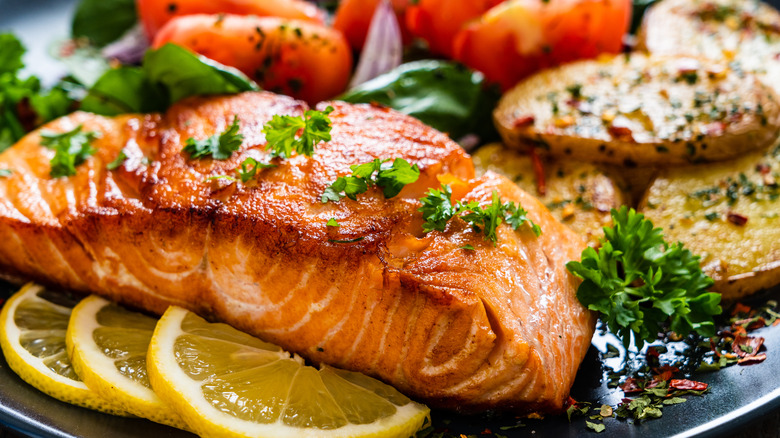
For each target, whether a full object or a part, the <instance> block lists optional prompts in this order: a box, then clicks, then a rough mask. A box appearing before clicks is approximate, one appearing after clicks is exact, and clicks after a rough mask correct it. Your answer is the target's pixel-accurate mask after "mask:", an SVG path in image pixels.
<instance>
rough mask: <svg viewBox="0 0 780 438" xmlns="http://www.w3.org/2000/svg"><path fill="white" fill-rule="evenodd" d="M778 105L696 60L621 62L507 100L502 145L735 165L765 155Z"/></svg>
mask: <svg viewBox="0 0 780 438" xmlns="http://www.w3.org/2000/svg"><path fill="white" fill-rule="evenodd" d="M779 104H780V102H778V96H777V94H775V92H774V91H773V90H772V89H771V88H769V87H767V86H765V85H763V84H762V83H761V82H760V81H759V80H758V79H757V78H756V77H755V76H753V75H750V74H747V73H744V72H742V71H739V70H735V69H732V68H731V67H729V66H726V65H723V64H720V63H715V62H710V61H705V60H697V59H694V58H677V57H658V56H650V57H648V56H644V55H633V56H630V57H629V56H628V55H627V56H617V57H613V58H607V59H602V60H597V61H582V62H578V63H574V64H569V65H566V66H563V67H559V68H557V69H554V70H548V71H545V72H542V73H539V74H537V75H535V76H533V77H531V78H529V79H528V80H526V81H524V82H522V83H521V84H519V85H518V86H517V87H515V88H514V89H512V90H511V91H509V92H508V93H507V94H505V95H504V97H503V98H502V99H501V102H500V103H499V105H498V107H497V109H496V110H495V112H494V117H495V120H496V122H497V125H498V129H499V131H500V133H501V135H502V137H503V138H504V141H505V143H507V144H508V145H510V146H512V147H515V148H525V147H527V146H526V144H525V143H524V142H527V141H531V142H535V143H536V145H537V147H539V148H541V149H544V150H547V151H549V153H551V154H552V155H556V156H565V157H571V158H574V159H577V160H586V161H594V162H609V163H618V164H623V165H624V166H627V167H637V166H647V165H651V166H652V165H664V166H667V165H670V164H685V163H695V162H701V161H717V160H724V159H728V158H734V157H738V156H741V155H743V154H744V153H746V152H748V151H750V150H753V149H761V148H765V147H768V146H769V145H771V144H772V142H773V141H774V139H775V138H776V136H777V132H778V128H779V127H780V105H779Z"/></svg>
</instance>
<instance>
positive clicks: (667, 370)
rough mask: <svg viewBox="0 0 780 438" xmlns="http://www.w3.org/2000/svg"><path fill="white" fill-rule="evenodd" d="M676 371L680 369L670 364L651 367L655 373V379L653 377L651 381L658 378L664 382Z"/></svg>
mask: <svg viewBox="0 0 780 438" xmlns="http://www.w3.org/2000/svg"><path fill="white" fill-rule="evenodd" d="M678 371H680V369H679V368H677V367H673V366H671V365H663V366H661V367H658V368H653V373H655V379H653V381H656V380H658V381H659V382H666V381H667V380H669V379H671V378H672V376H673V375H674V373H676V372H678ZM651 383H652V382H651Z"/></svg>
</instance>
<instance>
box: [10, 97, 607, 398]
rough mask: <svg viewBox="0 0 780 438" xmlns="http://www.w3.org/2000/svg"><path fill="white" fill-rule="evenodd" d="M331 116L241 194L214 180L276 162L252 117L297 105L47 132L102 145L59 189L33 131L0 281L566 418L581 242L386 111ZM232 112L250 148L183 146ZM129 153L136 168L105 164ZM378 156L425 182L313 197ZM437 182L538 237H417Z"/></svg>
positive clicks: (421, 387)
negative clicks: (331, 223)
mask: <svg viewBox="0 0 780 438" xmlns="http://www.w3.org/2000/svg"><path fill="white" fill-rule="evenodd" d="M331 105H333V106H334V107H335V110H334V111H333V113H331V115H330V118H331V120H332V125H333V128H332V131H331V134H332V137H333V139H332V140H331V141H330V142H327V143H323V144H320V145H319V147H318V148H317V149H316V153H315V155H314V156H313V157H305V156H294V157H292V158H290V159H288V160H284V161H281V162H280V163H278V164H279V165H278V167H276V168H272V169H267V170H264V171H262V173H261V175H260V176H259V177H258V178H257V179H256V180H255V181H250V182H248V183H246V184H241V183H233V182H230V181H225V180H211V181H207V178H209V177H211V176H217V175H228V174H232V173H233V172H234V170H235V169H236V168H237V167H238V166H239V164H240V163H241V162H242V161H243V160H244V159H246V158H247V157H254V158H256V159H258V160H267V159H268V157H267V152H265V150H264V146H265V138H264V135H263V134H262V132H261V130H262V127H263V125H264V124H265V123H266V122H267V121H269V120H270V119H271V117H272V116H273V115H274V114H289V115H302V114H303V112H304V111H305V110H306V109H307V107H306V105H305V104H304V103H302V102H299V101H295V100H293V99H291V98H287V97H282V96H277V95H274V94H271V93H264V92H259V93H246V94H241V95H236V96H231V97H212V98H195V99H190V100H186V101H183V102H181V103H179V104H177V105H175V106H173V107H172V108H171V109H170V110H169V111H168V112H167V113H165V114H151V115H126V116H120V117H116V118H105V117H101V116H96V115H92V114H86V113H75V114H73V115H70V116H67V117H64V118H61V119H58V120H56V121H54V122H52V123H50V124H48V125H47V126H45V127H44V129H46V130H49V131H56V132H65V131H68V130H71V129H73V128H74V127H76V126H78V125H83V129H84V131H98V132H100V133H102V137H101V138H100V139H98V140H96V141H95V142H94V143H93V146H94V147H95V148H96V149H97V153H96V154H95V155H94V156H92V157H90V158H89V159H88V160H87V161H86V162H85V163H84V164H82V165H81V166H79V167H78V169H77V170H78V173H77V174H76V175H75V176H72V177H68V178H56V179H53V178H50V177H49V169H50V165H49V160H50V159H51V157H52V154H53V151H51V150H49V149H47V148H45V147H42V146H41V145H40V133H39V132H34V133H31V134H30V135H28V136H27V137H25V138H24V139H23V140H22V141H20V142H19V143H18V144H17V145H15V146H14V147H13V148H11V149H9V150H7V151H5V152H4V153H3V154H1V155H0V168H9V169H13V174H12V175H11V176H10V177H7V178H3V179H0V269H2V270H3V271H4V272H5V273H6V274H9V275H14V276H17V277H22V278H26V279H32V280H36V281H40V282H44V283H47V284H54V285H58V286H61V287H65V288H69V289H73V290H77V291H83V292H92V293H96V294H99V295H103V296H105V297H107V298H109V299H113V300H115V301H118V302H121V303H124V304H127V305H130V306H133V307H138V308H141V309H145V310H147V311H150V312H154V313H162V312H163V311H164V310H165V309H166V307H167V306H169V305H171V304H176V305H179V306H182V307H185V308H188V309H190V310H192V311H194V312H197V313H199V314H201V315H204V316H206V317H209V318H211V319H214V320H220V321H224V322H227V323H229V324H231V325H233V326H235V327H237V328H239V329H241V330H244V331H246V332H248V333H251V334H254V335H256V336H258V337H260V338H262V339H265V340H267V341H271V342H274V343H277V344H279V345H280V346H282V347H284V348H285V349H287V350H290V351H293V352H296V353H299V354H301V355H303V356H304V357H306V358H308V359H310V360H312V361H314V362H324V363H327V364H330V365H334V366H339V367H343V368H347V369H351V370H357V371H361V372H364V373H366V374H369V375H372V376H375V377H378V378H381V379H382V380H384V381H386V382H388V383H390V384H392V385H394V386H396V387H397V388H398V389H400V390H401V391H403V392H405V393H407V394H409V395H410V396H413V397H416V398H418V399H420V400H424V401H426V402H428V403H430V404H431V405H433V406H438V407H445V408H452V409H459V410H463V411H473V410H477V409H485V408H499V409H510V410H514V411H517V412H557V411H560V410H561V409H562V408H563V405H564V401H565V400H566V398H567V395H568V392H569V389H570V387H571V384H572V382H573V380H574V376H575V374H576V371H577V368H578V366H579V364H580V362H581V361H582V359H583V356H584V355H585V352H586V350H587V348H588V346H589V345H590V339H591V336H592V334H593V327H594V322H595V318H594V315H593V314H592V313H591V312H589V311H587V310H586V309H585V308H584V307H582V306H581V305H580V304H579V302H578V301H577V299H576V297H575V289H576V287H577V285H578V281H577V280H576V279H575V278H574V277H573V276H572V275H570V274H569V273H568V272H567V271H566V269H565V266H564V265H565V263H566V262H567V261H569V260H575V259H578V258H579V255H580V253H581V251H582V249H583V248H584V247H585V243H584V242H583V240H582V239H581V238H580V237H579V236H577V235H575V234H574V233H573V232H572V231H570V230H569V229H568V228H566V227H565V226H563V225H561V224H560V223H559V222H557V221H556V220H555V219H554V218H553V217H552V216H551V214H550V213H549V212H548V211H547V210H546V208H545V207H544V206H543V205H542V204H540V203H539V202H538V201H537V200H536V199H535V198H533V197H532V196H530V195H528V194H526V193H525V192H523V191H522V190H520V189H519V188H517V187H516V186H515V184H513V183H512V182H511V181H509V180H507V179H506V178H504V177H501V176H498V175H497V174H494V173H490V172H488V173H487V174H486V175H484V176H483V177H481V178H479V179H475V178H474V168H473V165H472V162H471V159H470V158H469V157H468V155H466V154H465V153H464V152H463V151H462V150H461V149H460V148H459V147H458V145H457V144H455V143H454V142H452V141H450V140H449V139H448V138H447V137H446V136H445V135H444V134H441V133H439V132H438V131H435V130H433V129H431V128H429V127H427V126H425V125H423V124H422V123H420V122H418V121H416V120H414V119H412V118H410V117H407V116H404V115H401V114H399V113H396V112H394V111H392V110H389V109H383V108H376V107H372V106H369V105H350V104H345V103H338V102H333V103H331ZM234 116H237V117H238V118H239V120H240V125H241V132H242V134H243V135H244V136H245V139H244V142H243V145H242V146H241V149H240V151H239V152H237V153H235V154H233V157H232V158H230V159H229V160H225V161H216V160H212V159H204V160H191V159H189V156H188V155H187V154H186V153H183V152H182V148H183V146H184V143H185V141H186V140H187V139H188V138H190V137H193V138H198V139H201V138H206V137H208V136H211V135H213V134H215V133H219V132H222V131H224V130H225V129H226V127H227V126H229V125H230V124H231V122H232V120H233V118H234ZM120 150H123V151H124V152H125V155H127V157H128V158H127V159H126V160H125V161H124V163H123V164H122V165H121V166H120V167H119V168H118V169H116V170H112V171H109V170H106V163H109V162H111V161H112V160H114V159H115V158H116V157H117V156H118V155H119V153H120ZM374 158H404V159H406V160H408V161H410V162H412V163H416V164H418V165H419V167H420V170H421V175H420V179H419V180H418V181H417V182H416V183H415V184H412V185H408V186H406V187H405V188H404V189H403V191H402V192H401V193H400V195H399V196H397V197H395V198H392V199H389V200H386V199H385V198H384V197H383V195H382V194H381V190H377V189H372V190H369V192H368V193H366V194H364V195H361V196H359V197H358V200H357V201H352V200H349V199H346V198H345V199H344V200H342V201H340V202H338V203H333V202H331V203H328V204H323V203H321V201H320V195H321V194H322V192H323V191H324V190H325V188H326V187H327V186H328V185H329V184H330V183H331V182H332V181H333V180H335V179H336V177H338V176H341V175H346V174H348V173H350V170H349V165H351V164H357V163H363V162H367V161H370V160H372V159H374ZM440 178H446V179H447V180H448V181H454V183H453V191H454V192H455V196H456V197H458V198H460V199H464V200H477V201H485V202H490V199H491V195H492V192H493V191H494V190H495V191H498V193H499V194H500V195H501V197H502V199H503V200H504V201H509V200H511V201H515V202H519V203H520V204H521V205H522V206H523V207H525V209H527V210H528V211H529V217H530V218H531V219H533V220H534V221H535V223H536V224H538V225H540V226H541V228H542V235H541V236H540V237H538V238H537V237H536V236H535V235H534V234H533V233H532V232H531V231H530V228H529V227H522V228H519V229H518V231H513V230H512V229H511V228H510V227H508V226H507V225H501V226H500V227H499V230H498V237H499V240H498V243H497V245H493V244H492V243H491V242H488V241H486V240H484V239H483V237H482V234H481V233H479V232H477V231H475V230H474V229H472V228H471V227H469V226H467V225H466V224H465V222H463V221H459V220H457V221H451V222H450V224H449V226H448V228H447V229H446V230H445V231H444V232H437V231H434V232H431V233H429V234H427V235H426V234H424V233H423V232H422V222H423V220H422V217H421V214H420V213H418V212H417V209H418V208H419V207H420V203H419V201H418V199H419V198H420V197H422V196H424V194H425V192H426V191H427V189H428V188H429V187H438V186H439V184H440V182H439V180H440ZM330 218H336V219H337V220H338V222H339V224H340V227H327V226H326V222H327V221H328V220H329V219H330ZM465 245H472V246H473V247H474V250H466V249H463V247H464V246H465Z"/></svg>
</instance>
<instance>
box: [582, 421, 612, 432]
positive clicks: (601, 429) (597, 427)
mask: <svg viewBox="0 0 780 438" xmlns="http://www.w3.org/2000/svg"><path fill="white" fill-rule="evenodd" d="M585 425H586V426H588V429H590V430H592V431H594V432H596V433H601V432H604V429H606V428H607V427H606V426H604V425H603V424H601V423H593V422H591V421H585Z"/></svg>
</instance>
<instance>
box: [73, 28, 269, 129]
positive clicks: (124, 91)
mask: <svg viewBox="0 0 780 438" xmlns="http://www.w3.org/2000/svg"><path fill="white" fill-rule="evenodd" d="M257 89H258V88H257V85H256V84H255V83H254V82H252V81H251V80H250V79H249V78H247V77H246V76H245V75H244V74H243V73H241V72H240V71H238V70H236V69H234V68H232V67H227V66H224V65H222V64H219V63H217V62H215V61H212V60H210V59H208V58H205V57H203V56H199V55H195V54H193V53H191V52H189V51H188V50H187V49H184V48H182V47H180V46H177V45H174V44H166V45H164V46H162V47H160V48H159V49H157V50H149V51H147V52H146V55H145V56H144V60H143V63H142V65H141V67H120V68H116V69H111V70H109V71H107V72H106V73H105V74H104V75H103V76H101V77H100V79H98V81H97V82H96V83H95V85H94V86H92V87H91V88H90V89H89V92H88V94H87V96H86V97H85V98H84V100H83V101H82V103H81V109H83V110H84V111H90V112H93V113H96V114H102V115H107V116H113V115H118V114H125V113H149V112H162V111H165V110H166V109H168V107H169V106H171V105H172V104H174V103H176V102H178V101H179V100H181V99H184V98H186V97H190V96H203V95H214V94H234V93H239V92H242V91H253V90H257Z"/></svg>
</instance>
